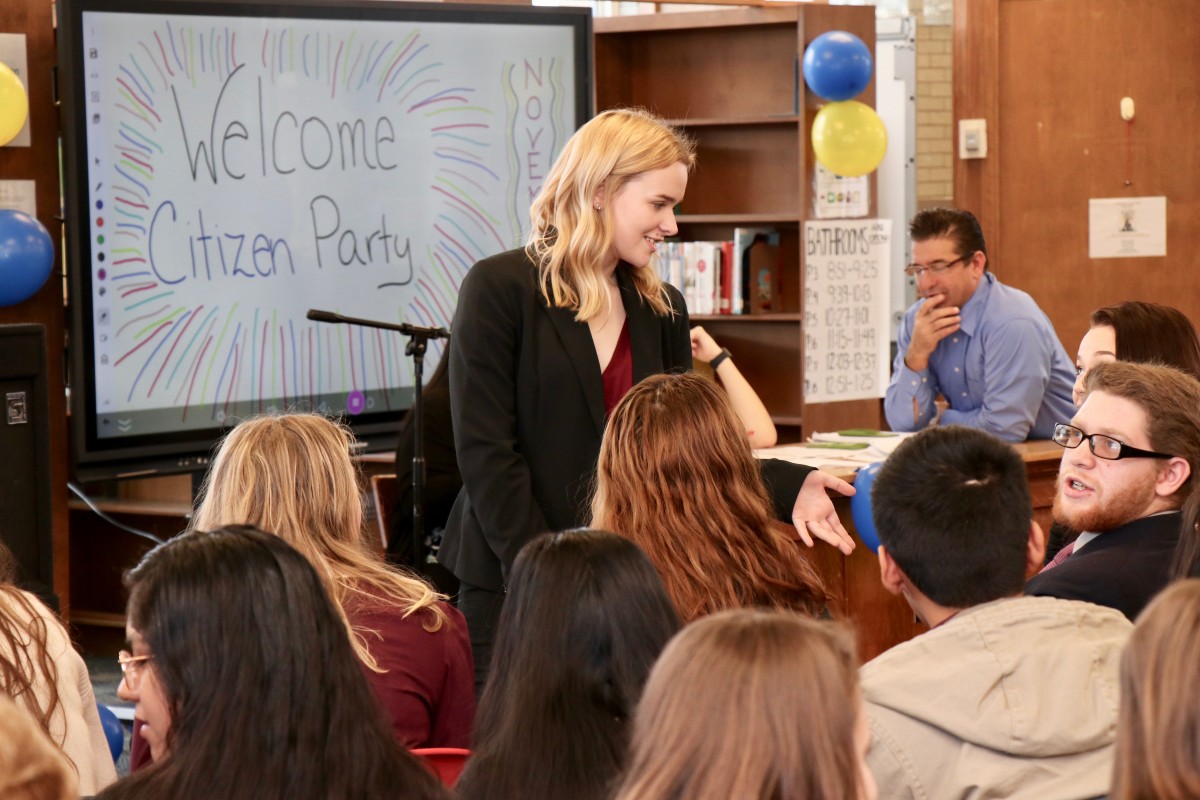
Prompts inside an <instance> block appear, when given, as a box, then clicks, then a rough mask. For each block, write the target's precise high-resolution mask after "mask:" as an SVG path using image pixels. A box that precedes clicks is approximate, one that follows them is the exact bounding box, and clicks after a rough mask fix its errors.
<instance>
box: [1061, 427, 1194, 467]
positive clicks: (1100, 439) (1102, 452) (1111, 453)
mask: <svg viewBox="0 0 1200 800" xmlns="http://www.w3.org/2000/svg"><path fill="white" fill-rule="evenodd" d="M1051 438H1053V439H1054V443H1055V444H1057V445H1060V446H1062V447H1067V448H1070V449H1075V448H1076V447H1079V445H1081V444H1083V440H1084V439H1087V443H1088V447H1090V448H1091V450H1092V455H1094V456H1096V458H1103V459H1105V460H1107V461H1116V460H1118V459H1121V458H1174V457H1175V456H1171V455H1167V454H1166V453H1155V452H1154V451H1153V450H1143V449H1141V448H1140V447H1133V446H1132V445H1128V444H1125V443H1124V442H1119V441H1117V440H1116V439H1114V438H1112V437H1111V436H1105V435H1104V434H1102V433H1084V432H1083V431H1081V430H1079V428H1076V427H1075V426H1074V425H1064V424H1063V423H1061V422H1060V423H1058V424H1057V425H1055V426H1054V436H1053V437H1051Z"/></svg>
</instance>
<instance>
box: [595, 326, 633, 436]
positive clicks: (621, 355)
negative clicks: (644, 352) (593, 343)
mask: <svg viewBox="0 0 1200 800" xmlns="http://www.w3.org/2000/svg"><path fill="white" fill-rule="evenodd" d="M601 377H602V378H603V379H604V416H605V417H607V416H609V415H610V414H612V411H613V409H614V408H616V407H617V403H619V402H621V398H622V397H624V396H625V393H626V392H628V391H629V390H630V389H632V388H633V350H632V348H630V346H629V320H628V319H626V320H625V324H624V325H622V326H621V335H620V336H618V337H617V348H616V349H615V350H613V354H612V358H611V359H610V360H609V362H608V367H606V368H605V370H604V374H603V375H602V376H601Z"/></svg>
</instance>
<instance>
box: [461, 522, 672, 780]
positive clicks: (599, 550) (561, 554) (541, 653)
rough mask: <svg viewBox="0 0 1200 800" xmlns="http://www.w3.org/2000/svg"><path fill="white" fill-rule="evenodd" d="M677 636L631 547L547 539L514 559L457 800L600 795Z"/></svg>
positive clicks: (598, 536)
mask: <svg viewBox="0 0 1200 800" xmlns="http://www.w3.org/2000/svg"><path fill="white" fill-rule="evenodd" d="M678 629H679V618H678V616H676V614H675V609H674V607H673V606H672V605H671V600H670V598H668V597H667V594H666V591H665V590H664V589H663V585H662V582H661V581H660V580H659V579H658V575H657V574H656V573H655V571H654V567H653V566H652V565H651V564H650V561H649V560H648V559H647V558H646V556H645V554H644V553H642V551H641V550H639V549H638V548H637V546H636V545H634V544H633V543H631V542H629V541H628V540H626V539H623V538H621V537H620V536H617V535H616V534H614V533H609V532H607V531H596V530H575V531H567V532H565V533H553V534H544V535H542V536H539V537H537V538H535V539H534V540H533V541H531V542H530V543H529V544H527V545H526V546H525V547H524V548H523V549H522V550H521V553H520V554H519V555H518V556H517V560H516V563H515V564H514V565H513V570H512V578H511V581H510V583H509V596H508V599H507V600H506V601H505V603H504V610H503V612H502V613H501V616H500V628H499V631H498V632H497V636H496V649H495V654H494V656H493V659H492V666H491V674H490V677H489V680H488V685H487V689H485V690H484V693H483V697H482V699H481V701H480V705H479V721H478V724H477V726H476V729H475V744H474V749H473V754H472V756H471V758H470V760H469V761H468V762H467V767H466V770H465V771H464V772H463V774H462V777H461V778H460V779H459V782H458V784H457V786H456V789H457V791H458V794H459V797H461V798H462V800H558V798H564V799H569V800H606V799H607V798H609V797H610V796H611V792H612V789H613V787H614V782H615V781H616V779H617V777H618V775H619V773H620V771H621V768H622V766H623V765H624V759H625V751H626V746H627V744H628V735H629V722H630V718H631V717H632V715H633V709H634V707H635V706H636V704H637V701H638V698H639V697H640V696H641V693H642V686H643V685H644V684H645V682H646V677H647V675H649V673H650V668H651V666H652V665H653V664H654V660H655V659H656V658H657V657H658V655H659V653H660V652H661V651H662V649H663V647H664V646H665V645H666V643H667V641H668V640H669V639H670V638H671V636H673V635H674V634H675V632H676V631H677V630H678Z"/></svg>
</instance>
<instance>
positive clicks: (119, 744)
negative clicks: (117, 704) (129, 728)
mask: <svg viewBox="0 0 1200 800" xmlns="http://www.w3.org/2000/svg"><path fill="white" fill-rule="evenodd" d="M96 710H98V711H99V712H100V727H101V728H102V729H103V730H104V738H105V739H106V740H107V741H108V752H109V753H111V754H112V759H113V763H114V764H115V763H116V761H117V759H118V758H120V757H121V753H122V751H124V750H125V727H124V726H123V725H122V724H121V720H119V719H117V715H116V714H114V713H113V711H112V709H111V708H109V707H108V706H106V705H104V704H103V703H97V704H96Z"/></svg>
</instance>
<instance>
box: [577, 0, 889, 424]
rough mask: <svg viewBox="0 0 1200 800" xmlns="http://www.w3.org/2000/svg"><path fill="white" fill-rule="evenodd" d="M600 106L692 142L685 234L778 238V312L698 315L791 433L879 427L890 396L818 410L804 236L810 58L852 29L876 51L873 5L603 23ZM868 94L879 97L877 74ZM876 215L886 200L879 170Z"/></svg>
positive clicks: (599, 33) (808, 210)
mask: <svg viewBox="0 0 1200 800" xmlns="http://www.w3.org/2000/svg"><path fill="white" fill-rule="evenodd" d="M594 30H595V52H596V108H597V109H599V110H603V109H607V108H614V107H622V106H641V107H645V108H648V109H650V110H651V111H654V112H655V113H657V114H659V115H661V116H663V117H665V118H666V119H668V120H670V121H671V122H672V123H673V124H675V125H678V126H679V127H681V128H683V129H684V130H686V131H687V133H688V134H689V135H691V136H692V137H694V138H695V139H696V142H697V155H698V163H697V167H696V170H695V172H694V173H693V175H692V177H691V179H690V180H689V182H688V190H687V196H686V197H685V198H684V201H683V203H682V205H681V206H680V209H679V212H680V213H679V216H678V222H679V229H680V230H679V233H680V238H682V239H685V240H687V239H732V238H733V229H734V228H736V227H739V226H753V225H769V226H772V227H774V228H776V229H777V230H778V231H779V232H780V240H781V257H782V260H783V265H784V267H783V270H782V273H781V276H780V289H781V294H782V298H783V302H782V308H781V309H780V311H779V312H778V313H772V314H756V315H739V316H724V315H717V316H711V315H705V316H697V317H696V318H695V321H696V322H697V323H701V324H703V325H704V327H705V328H706V329H707V330H708V331H709V332H711V333H712V335H713V336H714V337H715V338H716V339H717V341H718V342H720V343H721V344H722V345H723V346H725V347H728V348H729V349H730V351H731V352H733V354H734V358H735V359H736V360H737V364H738V368H739V369H740V370H741V371H742V373H743V374H745V375H746V377H747V378H748V379H749V380H750V382H751V384H752V385H753V386H754V387H755V389H756V390H757V391H758V393H759V395H760V396H761V397H762V398H763V402H764V403H765V404H766V406H767V409H768V410H769V411H770V412H771V415H772V417H773V418H774V419H775V423H776V425H777V426H778V427H779V428H780V440H781V441H788V440H796V439H799V438H801V437H802V435H804V434H806V433H811V432H813V431H818V430H831V429H837V428H844V427H852V426H853V427H880V426H881V425H882V413H881V407H880V402H879V401H878V400H860V401H850V402H844V403H822V404H811V403H809V404H806V403H805V402H804V393H803V388H802V387H803V381H802V371H803V365H804V331H803V325H804V304H803V297H804V286H803V274H804V270H803V253H802V248H801V232H802V231H803V227H804V222H805V220H807V219H809V218H811V217H812V215H813V208H812V203H813V201H812V195H813V189H812V186H811V177H812V173H813V155H812V148H811V146H810V145H809V129H810V127H811V124H812V118H813V116H814V115H815V114H816V112H817V110H818V109H819V108H820V105H821V103H822V102H824V101H822V100H821V99H820V98H819V97H817V96H815V95H813V94H812V93H811V92H808V91H807V87H805V85H804V82H803V78H802V77H801V75H800V59H801V57H802V55H803V53H804V48H805V47H806V46H807V45H808V43H809V42H810V41H812V39H814V38H816V37H817V36H818V35H820V34H821V33H824V32H825V31H830V30H845V31H849V32H851V33H853V34H855V35H856V36H858V37H859V38H860V39H862V40H863V41H864V42H865V43H866V44H867V46H868V47H869V48H871V49H872V50H874V46H875V10H874V9H873V8H871V7H865V6H829V5H805V6H785V7H771V8H737V9H725V10H719V11H698V12H684V13H673V14H655V15H647V16H636V17H614V18H603V19H597V20H595V24H594ZM857 99H858V100H861V101H862V102H865V103H867V104H873V103H874V101H875V85H874V82H872V83H871V84H870V85H869V86H868V87H867V90H866V91H865V92H864V93H863V94H862V95H860V96H859V97H858V98H857ZM871 189H872V195H873V196H872V202H871V213H872V214H874V213H875V211H876V208H877V205H876V201H875V198H874V194H875V186H874V179H873V178H872V187H871Z"/></svg>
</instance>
